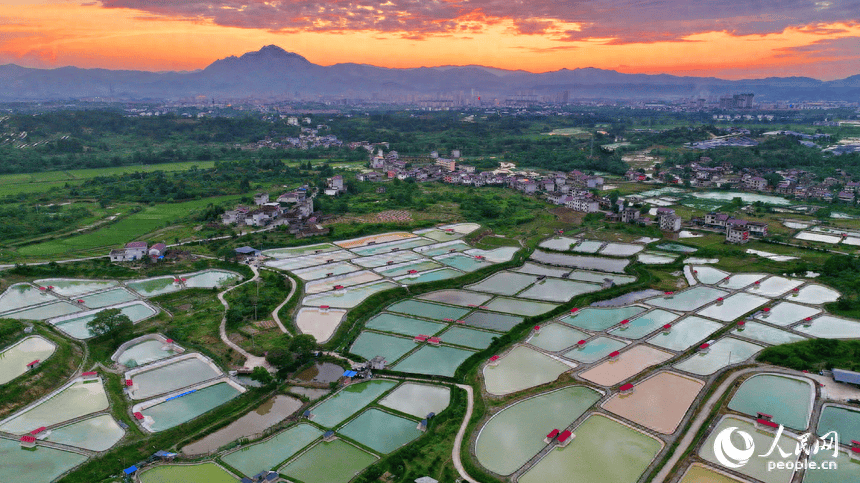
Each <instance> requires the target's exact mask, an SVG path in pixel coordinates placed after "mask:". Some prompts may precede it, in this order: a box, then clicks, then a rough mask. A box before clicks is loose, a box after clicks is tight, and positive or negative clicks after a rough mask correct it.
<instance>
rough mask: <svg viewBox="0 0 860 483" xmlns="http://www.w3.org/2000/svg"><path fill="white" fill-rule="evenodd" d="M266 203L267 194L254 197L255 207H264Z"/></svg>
mask: <svg viewBox="0 0 860 483" xmlns="http://www.w3.org/2000/svg"><path fill="white" fill-rule="evenodd" d="M268 202H269V193H257V194H255V195H254V204H255V205H257V206H259V205H265V204H266V203H268Z"/></svg>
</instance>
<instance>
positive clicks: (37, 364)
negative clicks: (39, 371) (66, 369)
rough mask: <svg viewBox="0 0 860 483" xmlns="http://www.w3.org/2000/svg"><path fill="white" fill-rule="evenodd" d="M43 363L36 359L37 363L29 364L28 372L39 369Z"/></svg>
mask: <svg viewBox="0 0 860 483" xmlns="http://www.w3.org/2000/svg"><path fill="white" fill-rule="evenodd" d="M41 363H42V362H41V361H40V360H39V359H36V360H35V361H33V362H30V363H29V364H27V370H31V369H35V368H37V367H39V364H41Z"/></svg>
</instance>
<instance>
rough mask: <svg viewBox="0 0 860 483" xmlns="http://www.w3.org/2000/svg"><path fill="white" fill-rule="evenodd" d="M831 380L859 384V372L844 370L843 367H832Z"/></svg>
mask: <svg viewBox="0 0 860 483" xmlns="http://www.w3.org/2000/svg"><path fill="white" fill-rule="evenodd" d="M833 380H834V381H836V382H844V383H845V384H857V385H860V372H854V371H846V370H845V369H833Z"/></svg>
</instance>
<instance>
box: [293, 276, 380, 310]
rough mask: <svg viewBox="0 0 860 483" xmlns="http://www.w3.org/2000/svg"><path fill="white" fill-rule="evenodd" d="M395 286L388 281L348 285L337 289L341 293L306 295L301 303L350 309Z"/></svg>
mask: <svg viewBox="0 0 860 483" xmlns="http://www.w3.org/2000/svg"><path fill="white" fill-rule="evenodd" d="M395 287H396V285H395V284H394V283H392V282H388V281H380V282H373V283H369V284H367V285H359V286H356V287H349V288H347V289H345V290H343V291H338V292H342V293H334V292H332V293H320V294H314V295H308V296H307V297H305V298H304V300H302V305H312V306H315V307H319V306H321V305H328V306H329V307H338V308H346V309H351V308H353V307H355V306H356V305H358V304H360V303H361V302H363V301H364V299H366V298H368V297H370V296H371V295H373V294H375V293H379V292H383V291H385V290H389V289H392V288H395Z"/></svg>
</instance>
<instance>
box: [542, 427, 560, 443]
mask: <svg viewBox="0 0 860 483" xmlns="http://www.w3.org/2000/svg"><path fill="white" fill-rule="evenodd" d="M558 434H559V430H557V429H553V430H552V431H550V432H549V434H548V435H546V438H544V439H543V442H544V443H546V444H550V443H552V440H554V439H555V438H556V437H558Z"/></svg>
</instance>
